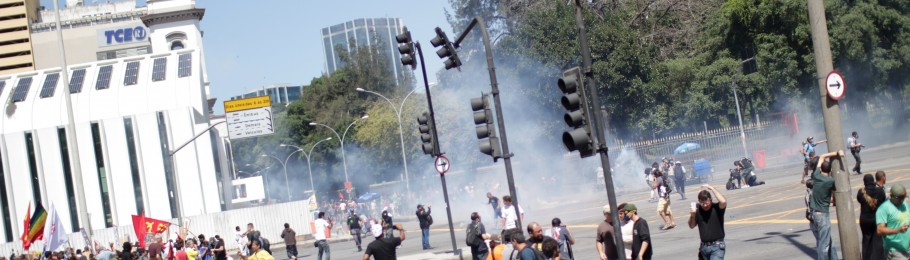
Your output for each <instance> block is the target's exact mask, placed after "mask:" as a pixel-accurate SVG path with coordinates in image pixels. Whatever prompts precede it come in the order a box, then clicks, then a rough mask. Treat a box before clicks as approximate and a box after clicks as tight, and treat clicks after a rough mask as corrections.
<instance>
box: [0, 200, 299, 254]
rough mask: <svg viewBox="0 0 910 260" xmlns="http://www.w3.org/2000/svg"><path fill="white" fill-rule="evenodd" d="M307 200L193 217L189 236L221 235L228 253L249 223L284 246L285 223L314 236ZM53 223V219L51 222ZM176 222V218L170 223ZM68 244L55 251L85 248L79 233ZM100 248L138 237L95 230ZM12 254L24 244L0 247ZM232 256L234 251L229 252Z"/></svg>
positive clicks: (124, 230) (126, 229)
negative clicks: (235, 228)
mask: <svg viewBox="0 0 910 260" xmlns="http://www.w3.org/2000/svg"><path fill="white" fill-rule="evenodd" d="M308 205H309V203H308V201H307V200H303V201H295V202H289V203H281V204H275V205H267V206H260V207H255V208H245V209H236V210H231V211H225V212H219V213H212V214H206V215H198V216H191V217H187V218H186V220H187V221H186V223H187V226H188V227H189V236H192V237H196V236H198V235H199V234H205V236H206V239H208V238H209V237H213V236H214V235H216V234H217V235H220V236H221V238H222V239H224V243H225V248H226V249H228V250H232V249H237V243H235V242H234V234H235V231H234V227H236V226H240V228H241V230H243V231H246V224H247V223H253V225H254V226H255V229H256V230H259V231H260V233H262V237H264V238H268V239H269V241H271V243H272V244H279V243H284V240H282V239H281V231H283V230H284V223H288V224H290V225H291V228H293V229H294V231H296V232H297V236H298V237H300V236H304V235H309V234H312V231H311V230H310V221H312V216H311V214H310V213H309V211H308V210H307V209H308ZM48 221H50V220H48ZM170 222H171V223H176V222H177V221H176V219H172V220H170ZM176 232H178V227H177V226H176V224H174V225H171V228H170V230H169V231H168V233H169V234H172V238H174V235H173V234H176ZM67 236H68V238H69V243H67V244H65V245H64V246H61V247H60V248H57V249H56V250H55V251H61V250H63V249H64V248H65V247H72V248H79V249H81V248H83V247H85V239H83V237H82V234H81V233H79V232H76V233H72V234H68V235H67ZM91 239H92V240H94V241H97V242H98V243H99V244H100V245H103V246H105V247H107V246H108V243H111V242H113V243H114V246H115V247H116V248H120V246H121V245H122V244H123V241H127V239H128V241H137V240H136V234H135V232H134V231H133V225H125V226H118V227H112V228H105V229H99V230H95V231H94V232H93V234H92V237H91ZM43 247H44V242H43V241H35V243H33V244H32V246H31V248H30V251H32V252H36V251H41V249H42V248H43ZM10 252H16V253H17V254H19V253H21V252H24V250H23V248H22V242H21V241H19V240H16V241H13V242H10V243H4V244H0V254H3V255H6V254H8V253H10ZM228 252H229V253H233V252H234V251H233V250H232V251H228Z"/></svg>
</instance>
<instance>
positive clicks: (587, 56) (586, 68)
mask: <svg viewBox="0 0 910 260" xmlns="http://www.w3.org/2000/svg"><path fill="white" fill-rule="evenodd" d="M575 26H576V29H578V42H579V44H580V45H581V56H582V67H581V70H582V73H584V75H585V80H587V84H584V87H585V88H588V89H587V92H588V93H590V95H591V96H590V98H591V99H590V101H591V102H590V104H591V107H593V108H594V109H591V110H593V111H592V112H594V113H593V115H594V116H592V117H591V119H593V120H592V121H593V124H594V132H595V134H596V135H597V137H596V139H597V152H598V153H600V164H601V167H603V175H604V186H606V190H607V199H608V200H609V202H610V208H611V209H612V210H611V211H610V212H612V213H611V215H612V216H610V217H612V218H613V239H614V241H622V230H621V229H620V225H619V223H622V222H620V219H619V210H617V208H616V192H614V190H613V174H612V170H611V169H610V156H609V153H608V151H609V150H608V148H607V140H606V139H607V138H606V136H605V135H604V129H603V128H604V125H603V112H601V111H600V99H599V98H598V95H597V81H595V80H594V72H593V70H592V69H591V49H590V47H589V46H588V37H587V34H586V32H585V22H584V19H583V17H582V14H581V0H575ZM583 98H588V96H587V95H586V96H585V97H583ZM584 109H588V108H587V107H586V108H584ZM846 201H849V200H846ZM843 204H849V203H843ZM838 212H840V211H838ZM852 212H853V211H850V214H852ZM615 244H616V252H617V253H618V254H619V259H626V256H625V254H626V252H625V250H623V243H615Z"/></svg>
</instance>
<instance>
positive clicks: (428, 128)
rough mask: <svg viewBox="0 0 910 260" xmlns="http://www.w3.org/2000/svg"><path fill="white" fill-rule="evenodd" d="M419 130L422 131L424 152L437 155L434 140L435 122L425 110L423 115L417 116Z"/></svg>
mask: <svg viewBox="0 0 910 260" xmlns="http://www.w3.org/2000/svg"><path fill="white" fill-rule="evenodd" d="M417 124H418V126H417V130H418V131H420V142H421V143H422V145H421V148H423V153H424V154H429V155H435V153H434V152H435V151H436V149H434V148H435V146H436V145H435V142H434V140H433V131H434V129H433V124H432V122H431V118H430V114H429V113H427V112H423V114H422V115H420V116H417Z"/></svg>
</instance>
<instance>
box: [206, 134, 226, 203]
mask: <svg viewBox="0 0 910 260" xmlns="http://www.w3.org/2000/svg"><path fill="white" fill-rule="evenodd" d="M209 139H211V141H212V158H213V159H214V161H215V180H217V183H218V187H219V189H218V193H219V194H224V192H223V187H224V182H222V180H223V179H224V178H222V177H223V176H221V156H219V155H218V146H219V145H218V134H217V133H215V131H209ZM227 203H229V202H226V201H224V200H222V201H221V211H225V210H227V206H226V205H225V204H227Z"/></svg>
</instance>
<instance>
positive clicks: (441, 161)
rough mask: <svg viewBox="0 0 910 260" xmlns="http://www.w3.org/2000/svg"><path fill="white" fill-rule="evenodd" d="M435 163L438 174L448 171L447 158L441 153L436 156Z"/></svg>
mask: <svg viewBox="0 0 910 260" xmlns="http://www.w3.org/2000/svg"><path fill="white" fill-rule="evenodd" d="M435 165H436V171H437V172H439V174H446V172H448V171H449V166H451V164H450V163H449V158H446V157H445V156H442V155H440V156H437V157H436V162H435Z"/></svg>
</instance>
